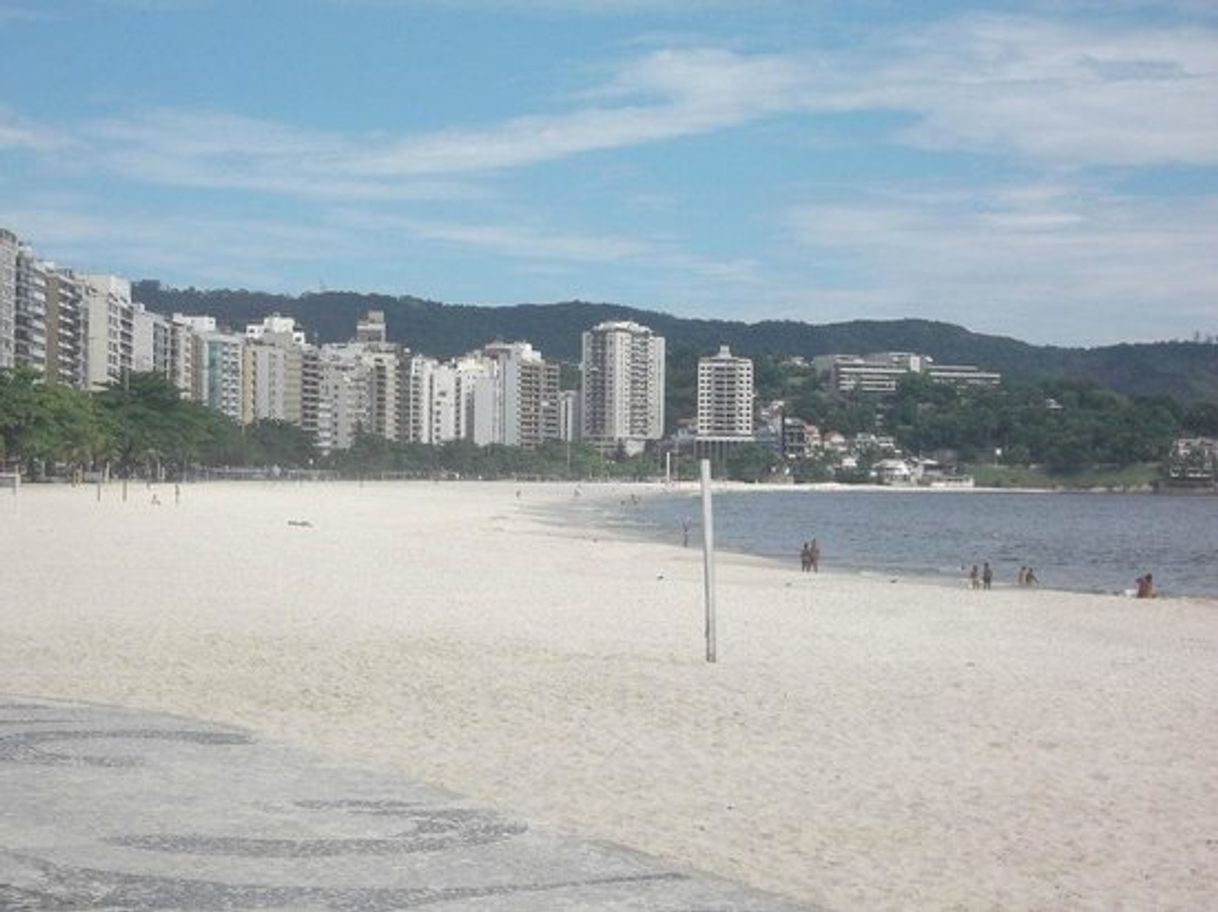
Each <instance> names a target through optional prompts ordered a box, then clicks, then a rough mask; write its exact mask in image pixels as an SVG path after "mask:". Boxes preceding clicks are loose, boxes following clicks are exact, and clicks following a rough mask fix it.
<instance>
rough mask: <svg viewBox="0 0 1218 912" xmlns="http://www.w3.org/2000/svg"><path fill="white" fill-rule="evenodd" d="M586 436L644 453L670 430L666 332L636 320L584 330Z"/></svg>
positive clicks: (603, 444) (592, 440) (600, 445)
mask: <svg viewBox="0 0 1218 912" xmlns="http://www.w3.org/2000/svg"><path fill="white" fill-rule="evenodd" d="M582 348H583V356H582V359H581V365H580V366H581V369H582V371H583V384H582V390H581V398H582V407H583V416H582V422H583V426H582V436H583V438H584V439H585V440H587V441H588V442H589V443H592V444H593V445H594V446H597V447H598V448H600V449H602V450H604V451H609V450H615V449H619V448H620V449H622V450H624V451H625V452H626V453H627V454H628V455H633V454H636V453H639V452H641V451H642V450H643V448H644V447H645V446H646V443H647V441H649V440H659V439H660V438H661V437H662V436H663V434H664V338H663V337H662V336H657V335H655V334H654V333H653V332H652V331H651V330H650V329H649V328H647V327H646V326H640V325H639V324H638V323H632V322H609V323H601V324H599V325H598V326H595V327H594V328H593V329H591V330H589V331H588V332H585V333H584V334H583V346H582Z"/></svg>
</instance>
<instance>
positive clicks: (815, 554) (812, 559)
mask: <svg viewBox="0 0 1218 912" xmlns="http://www.w3.org/2000/svg"><path fill="white" fill-rule="evenodd" d="M808 563H810V564H811V565H812V572H813V573H820V542H818V541H817V540H816V539H815V538H814V539H812V541H810V542H809V543H808Z"/></svg>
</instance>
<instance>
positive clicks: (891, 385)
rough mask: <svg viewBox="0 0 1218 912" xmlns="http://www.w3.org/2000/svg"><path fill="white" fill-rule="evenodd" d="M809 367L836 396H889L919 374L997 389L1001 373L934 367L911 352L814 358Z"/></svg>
mask: <svg viewBox="0 0 1218 912" xmlns="http://www.w3.org/2000/svg"><path fill="white" fill-rule="evenodd" d="M812 365H813V366H814V367H815V368H816V369H817V370H818V371H819V372H821V373H827V374H829V378H830V384H831V385H832V387H833V389H834V390H836V391H837V392H839V393H852V392H860V393H879V394H884V393H893V392H896V389H897V384H898V383H899V382H900V380H901V378H903V377H906V376H908V375H910V374H922V375H924V376H927V377H929V378H930V379H931V380H935V381H938V382H940V383H950V384H952V385H953V386H960V387H963V386H997V385H998V384H999V383H1001V382H1002V374H999V373H996V372H994V371H985V370H981V369H980V368H978V367H975V366H973V365H971V364H937V363H935V359H934V358H932V357H930V355H919V354H914V353H912V352H877V353H874V354H870V355H818V356H817V357H815V358H813V359H812Z"/></svg>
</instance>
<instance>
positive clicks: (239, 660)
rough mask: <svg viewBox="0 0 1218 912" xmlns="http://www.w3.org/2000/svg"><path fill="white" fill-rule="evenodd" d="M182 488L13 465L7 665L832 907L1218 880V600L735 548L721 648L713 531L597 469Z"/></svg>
mask: <svg viewBox="0 0 1218 912" xmlns="http://www.w3.org/2000/svg"><path fill="white" fill-rule="evenodd" d="M518 488H519V489H520V490H521V491H522V496H521V497H520V498H517V497H516V491H517V489H518ZM622 490H626V489H622ZM630 490H633V491H638V492H639V493H640V496H655V489H650V488H644V487H638V488H633V489H630ZM158 494H159V498H160V500H161V501H162V505H160V506H154V505H152V504H151V503H150V492H148V491H147V490H146V489H145V488H144V487H143V486H142V485H133V486H132V487H131V492H130V499H129V500H128V502H127V503H122V502H121V500H120V498H119V487H118V485H111V486H110V487H109V488H108V489H107V491H106V493H105V498H104V500H103V502H101V503H97V502H96V501H95V499H94V490H93V489H92V488H78V489H71V488H68V487H42V486H34V485H29V486H26V487H24V488H23V489H22V490H21V492H20V495H19V496H18V497H16V498H12V497H11V496H10V495H9V493H8V492H7V491H0V693H4V694H9V695H14V694H15V695H29V696H40V697H60V698H71V699H79V700H89V701H95V702H99V703H107V704H120V705H123V706H129V707H139V708H144V709H149V710H158V711H168V712H172V713H178V714H182V715H186V716H191V717H198V718H203V719H208V720H213V721H216V722H222V723H230V724H237V725H242V726H247V727H249V728H252V729H254V730H256V731H258V732H260V733H262V734H264V735H265V736H268V737H271V738H274V739H278V740H280V741H284V742H287V743H291V744H294V745H298V746H303V747H306V748H309V749H311V750H314V751H317V752H320V753H322V754H324V755H326V756H328V757H331V758H334V759H335V760H336V761H341V762H355V763H359V764H364V765H367V766H372V767H377V768H381V769H394V770H399V771H402V772H404V773H406V774H408V775H410V776H412V777H415V778H418V779H421V780H424V781H427V782H431V783H434V784H437V785H441V786H445V787H448V788H450V789H452V790H454V791H457V792H459V793H462V794H464V795H467V796H470V797H471V798H474V799H476V800H477V801H479V802H481V803H484V804H489V805H492V806H495V807H497V808H499V809H501V810H503V811H505V812H506V813H509V814H511V815H515V816H520V817H523V818H525V819H528V820H532V821H535V822H539V823H548V824H551V825H555V826H558V827H561V828H563V829H566V830H568V831H570V832H572V833H575V834H579V835H581V836H585V837H591V838H600V839H608V840H613V841H616V842H620V843H623V844H625V845H628V846H631V847H634V848H636V849H639V850H642V851H645V852H649V853H653V854H656V855H659V856H662V857H664V858H667V859H672V860H675V861H678V862H681V863H684V864H688V865H691V866H693V867H696V868H700V869H703V870H707V871H711V872H714V873H718V874H721V875H724V876H727V877H730V878H734V879H738V880H741V881H745V882H748V883H750V884H754V885H756V886H758V887H761V888H765V889H768V890H772V891H775V892H778V893H782V894H785V895H787V896H791V897H795V898H800V899H804V900H808V901H811V902H815V903H820V904H822V905H823V906H824V907H826V908H828V909H835V910H848V909H849V910H854V909H868V910H889V909H891V910H908V909H961V910H979V909H1017V910H1022V909H1028V910H1031V909H1045V910H1057V909H1118V908H1125V909H1152V908H1153V909H1158V910H1168V909H1173V910H1174V909H1184V910H1205V909H1212V908H1214V905H1215V901H1216V900H1215V897H1218V773H1216V772H1215V768H1214V767H1215V760H1216V759H1218V602H1215V601H1213V600H1203V599H1163V600H1156V601H1153V602H1139V601H1135V600H1132V599H1123V598H1118V597H1110V596H1099V595H1083V594H1072V593H1062V592H1051V591H1027V590H1015V589H1008V590H999V591H994V592H989V593H979V592H971V591H968V590H965V589H964V588H960V589H954V588H945V587H942V586H936V585H927V584H919V583H917V582H910V581H902V582H899V583H895V584H892V583H888V582H885V581H882V580H878V579H875V578H867V579H864V578H860V577H858V576H855V575H845V574H834V573H832V572H827V573H821V574H819V575H815V576H813V575H803V574H800V573H799V571H798V567H797V566H791V567H785V566H783V567H780V566H777V565H775V564H773V563H769V562H765V561H761V560H756V559H751V558H745V557H740V556H724V557H722V559H721V561H720V564H719V622H718V639H719V662H718V664H716V665H713V666H712V665H708V664H706V662H705V661H704V642H703V615H702V611H703V608H702V577H701V572H702V568H701V554H700V551H699V550H698V549H696V548H694V547H690V548H689V549H683V548H681V547H679V544H680V542H679V530H674V535H673V544H672V545H663V544H654V543H646V542H637V541H623V540H615V539H613V538H611V537H610V536H609V535H608V534H607V533H606V532H605V530H597V529H588V528H580V527H577V526H573V525H572V526H562V525H559V524H557V523H554V522H551V521H549V520H546V519H545V518H543V517H542V516H541V515H540V514H539V511H538V508H539V507H541V506H543V505H544V504H547V503H548V504H553V505H561V504H565V503H568V502H570V501H571V498H572V486H571V485H552V486H547V485H528V486H520V485H515V484H489V483H488V484H482V483H444V484H433V483H429V482H416V483H377V484H372V483H370V484H367V485H364V486H362V487H361V486H359V485H356V484H312V485H296V484H289V483H284V484H280V485H263V484H256V483H245V484H208V485H191V486H184V487H183V499H182V503H181V504H180V505H177V506H175V505H174V498H173V489H172V486H164V485H162V486H159V488H158ZM619 494H620V492H614V491H611V490H610V489H608V488H604V489H598V488H596V487H595V486H584V498H585V499H586V498H588V497H593V496H607V497H617V496H619ZM297 521H302V522H307V523H309V525H295V524H291V523H292V522H297ZM0 798H2V796H0Z"/></svg>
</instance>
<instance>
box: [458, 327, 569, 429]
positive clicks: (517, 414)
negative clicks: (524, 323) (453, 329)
mask: <svg viewBox="0 0 1218 912" xmlns="http://www.w3.org/2000/svg"><path fill="white" fill-rule="evenodd" d="M482 359H483V361H484V362H485V363H486V369H485V371H484V374H483V377H482V378H480V379H479V380H478V381H477V383H476V387H475V389H476V392H475V398H474V408H473V420H474V424H475V427H476V429H477V431H476V433H474V435H473V439H474V442H475V443H479V444H482V443H500V444H504V445H506V446H519V447H524V448H525V449H533V448H535V447H537V446H540V445H541V443H542V442H543V441H545V440H558V439H559V435H560V424H559V417H560V409H561V406H560V404H559V391H558V372H559V366H558V363H557V362H556V361H546V360H545V359H544V358H542V356H541V352H539V351H536V350H535V349H534V348H533V346H532V345H530V344H529V343H528V342H493V343H491V344H490V345H487V346H485V347H484V348H483V349H482Z"/></svg>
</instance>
